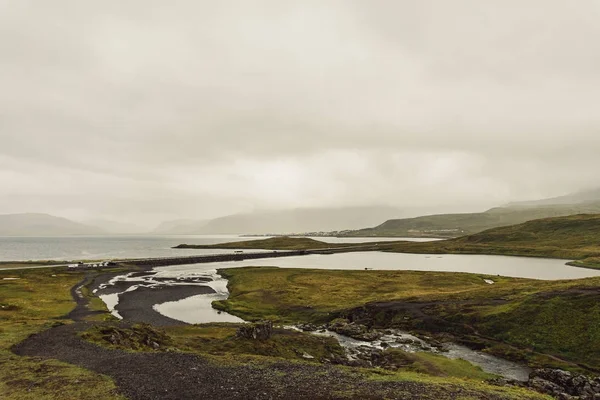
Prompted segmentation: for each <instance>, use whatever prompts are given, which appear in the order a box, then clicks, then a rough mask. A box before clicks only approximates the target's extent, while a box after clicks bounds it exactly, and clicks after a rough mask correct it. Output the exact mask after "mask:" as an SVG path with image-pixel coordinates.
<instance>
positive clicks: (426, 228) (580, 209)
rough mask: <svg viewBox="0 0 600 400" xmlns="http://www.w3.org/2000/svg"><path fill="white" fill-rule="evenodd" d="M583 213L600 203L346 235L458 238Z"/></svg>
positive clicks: (436, 218)
mask: <svg viewBox="0 0 600 400" xmlns="http://www.w3.org/2000/svg"><path fill="white" fill-rule="evenodd" d="M583 213H600V201H595V202H588V203H582V204H556V205H533V206H511V207H497V208H492V209H490V210H488V211H485V212H481V213H465V214H438V215H426V216H421V217H416V218H404V219H391V220H388V221H386V222H384V223H383V224H381V225H378V226H376V227H374V228H367V229H359V230H355V231H351V232H349V233H347V234H345V235H344V236H399V237H402V236H404V237H441V238H446V237H457V236H463V235H470V234H473V233H478V232H481V231H484V230H486V229H491V228H497V227H500V226H506V225H514V224H520V223H523V222H525V221H529V220H533V219H539V218H548V217H561V216H567V215H574V214H583Z"/></svg>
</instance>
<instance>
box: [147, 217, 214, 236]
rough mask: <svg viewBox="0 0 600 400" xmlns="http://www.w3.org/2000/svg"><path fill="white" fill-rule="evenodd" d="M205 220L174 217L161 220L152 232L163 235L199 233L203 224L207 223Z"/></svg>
mask: <svg viewBox="0 0 600 400" xmlns="http://www.w3.org/2000/svg"><path fill="white" fill-rule="evenodd" d="M207 222H208V221H206V220H194V219H176V220H172V221H164V222H161V223H160V224H159V225H158V226H157V227H156V228H154V230H153V231H152V233H156V234H163V235H189V234H194V233H196V234H201V233H203V232H202V230H203V228H204V226H205V225H206V224H207Z"/></svg>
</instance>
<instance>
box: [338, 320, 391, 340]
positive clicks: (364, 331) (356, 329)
mask: <svg viewBox="0 0 600 400" xmlns="http://www.w3.org/2000/svg"><path fill="white" fill-rule="evenodd" d="M329 330H331V331H333V332H336V333H339V334H340V335H344V336H348V337H351V338H353V339H357V340H364V341H366V342H372V341H374V340H377V339H379V338H380V337H381V336H382V333H381V332H378V331H374V330H370V329H369V328H367V327H366V326H365V325H362V324H357V323H355V322H350V323H349V322H348V321H347V320H343V319H335V320H333V321H332V322H331V323H330V324H329Z"/></svg>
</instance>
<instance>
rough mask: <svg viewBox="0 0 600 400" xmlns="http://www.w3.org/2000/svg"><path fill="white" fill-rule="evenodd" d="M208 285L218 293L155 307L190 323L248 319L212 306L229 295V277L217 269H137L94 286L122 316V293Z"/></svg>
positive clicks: (112, 311)
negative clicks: (195, 270)
mask: <svg viewBox="0 0 600 400" xmlns="http://www.w3.org/2000/svg"><path fill="white" fill-rule="evenodd" d="M177 285H181V286H205V287H210V288H211V289H213V290H214V291H215V292H216V293H213V294H202V295H194V296H190V297H187V298H185V299H182V300H178V301H169V302H164V303H157V304H154V305H153V306H152V308H153V309H154V310H155V311H156V312H158V313H160V314H162V315H164V316H165V317H169V318H172V319H176V320H178V321H182V322H185V323H189V324H199V323H209V322H237V323H243V322H245V321H244V320H242V319H241V318H238V317H236V316H234V315H231V314H228V313H226V312H220V311H217V310H215V309H214V308H212V304H211V303H212V302H213V301H215V300H224V299H226V298H227V297H228V296H229V292H228V290H227V280H226V279H223V278H222V277H221V276H220V275H218V274H217V271H216V270H209V271H203V272H202V273H191V274H190V273H189V272H188V273H177V272H176V271H168V270H161V271H149V272H146V273H141V272H135V273H129V274H126V275H120V276H117V277H114V278H112V279H111V280H110V281H108V282H107V283H105V284H102V285H100V286H99V287H98V289H96V290H94V294H96V295H97V296H98V297H99V298H100V299H101V300H102V301H104V303H105V304H106V307H107V308H108V310H109V311H110V312H111V313H112V314H113V315H114V316H115V317H117V318H119V319H122V317H121V315H119V313H118V311H117V310H116V307H117V305H118V304H119V295H121V294H123V293H126V292H130V291H134V290H137V289H138V288H140V287H159V286H177Z"/></svg>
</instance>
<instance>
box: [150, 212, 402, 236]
mask: <svg viewBox="0 0 600 400" xmlns="http://www.w3.org/2000/svg"><path fill="white" fill-rule="evenodd" d="M399 215H401V211H400V210H399V209H397V208H394V207H386V206H371V207H342V208H297V209H292V210H282V211H263V212H254V213H247V214H236V215H229V216H225V217H221V218H215V219H211V220H203V221H194V220H178V221H168V222H164V223H162V224H161V225H159V227H158V228H156V229H155V231H154V233H157V234H182V235H187V234H269V233H304V232H319V231H334V230H343V229H357V228H360V227H363V226H368V225H372V224H376V223H378V222H380V221H382V220H385V219H388V218H390V217H391V216H399Z"/></svg>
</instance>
